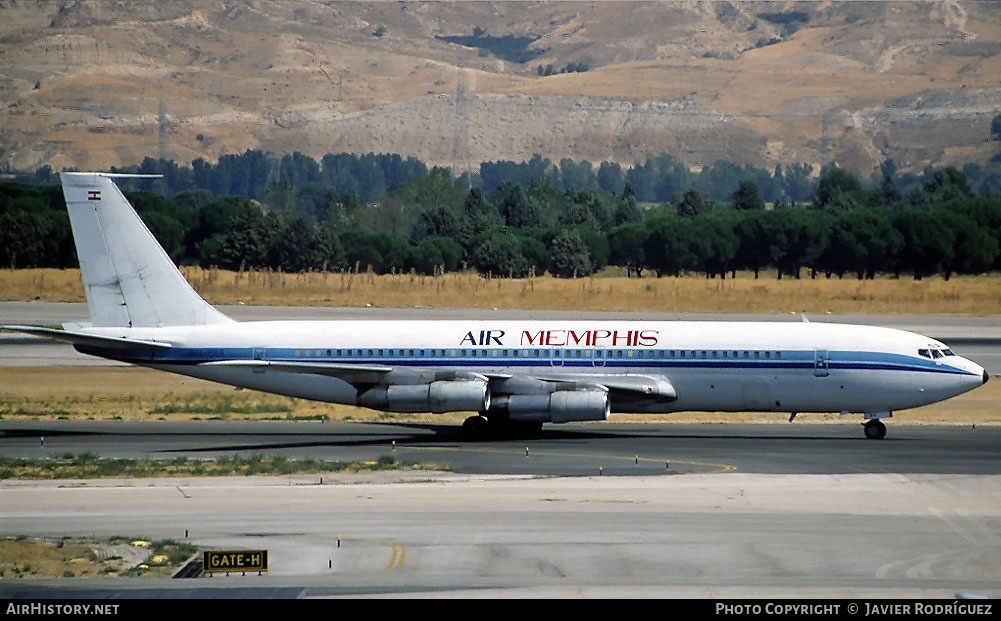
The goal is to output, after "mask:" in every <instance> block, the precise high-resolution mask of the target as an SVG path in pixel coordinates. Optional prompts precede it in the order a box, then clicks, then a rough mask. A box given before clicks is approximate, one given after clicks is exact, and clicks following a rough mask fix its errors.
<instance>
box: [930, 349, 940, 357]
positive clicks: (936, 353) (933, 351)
mask: <svg viewBox="0 0 1001 621" xmlns="http://www.w3.org/2000/svg"><path fill="white" fill-rule="evenodd" d="M931 355H933V356H935V357H936V358H941V357H942V352H941V351H939V350H937V349H933V350H931Z"/></svg>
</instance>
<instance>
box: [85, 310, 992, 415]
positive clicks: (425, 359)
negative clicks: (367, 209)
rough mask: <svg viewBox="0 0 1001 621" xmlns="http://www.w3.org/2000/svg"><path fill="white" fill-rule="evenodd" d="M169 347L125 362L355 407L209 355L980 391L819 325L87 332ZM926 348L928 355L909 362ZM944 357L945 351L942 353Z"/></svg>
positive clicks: (732, 390)
mask: <svg viewBox="0 0 1001 621" xmlns="http://www.w3.org/2000/svg"><path fill="white" fill-rule="evenodd" d="M88 332H91V333H94V334H101V335H104V336H115V337H125V338H132V339H143V340H153V341H160V342H165V343H169V344H170V345H171V346H172V347H171V349H169V350H166V351H163V352H157V353H156V354H153V355H152V356H151V357H150V358H149V359H143V360H136V359H129V361H130V362H134V363H136V364H142V365H145V366H151V367H154V368H158V369H163V370H166V371H172V372H176V373H182V374H185V375H190V376H193V377H200V378H203V379H208V380H212V381H216V382H222V383H226V384H232V385H235V386H241V387H247V388H254V389H258V390H263V391H267V392H272V393H277V394H283V395H289V396H295V397H303V398H308V399H315V400H321V401H327V402H333V403H344V404H351V405H354V404H356V403H357V402H358V401H357V399H358V389H357V388H356V386H353V385H352V384H350V383H348V382H346V381H343V380H341V379H338V378H335V377H330V376H324V375H322V374H301V373H289V372H283V371H274V370H265V369H251V368H233V367H224V366H220V367H214V366H213V365H212V364H207V363H212V362H213V361H234V360H235V361H239V360H246V361H252V360H259V361H271V362H278V361H282V362H289V363H309V364H310V365H312V366H313V367H316V366H319V365H338V366H341V367H345V366H353V365H360V366H362V367H364V366H365V365H380V366H383V367H392V368H393V369H394V370H393V371H392V373H391V374H390V375H388V376H387V377H389V378H390V379H392V380H394V381H398V382H400V381H402V382H403V383H415V384H416V383H420V381H421V380H420V379H419V378H420V374H421V373H422V372H425V371H459V372H469V373H476V374H482V375H485V376H491V377H497V376H503V375H510V376H531V377H535V378H544V379H546V380H547V381H554V380H557V381H558V380H560V379H561V378H566V379H567V380H574V381H582V380H586V379H587V378H588V377H600V376H612V375H616V376H619V375H622V376H629V375H642V376H646V377H650V376H654V377H662V378H665V379H666V380H667V381H668V382H669V383H670V385H671V386H673V388H674V391H675V392H676V395H677V397H676V399H673V400H670V401H666V400H659V401H658V400H650V401H643V400H641V399H619V400H613V401H612V411H615V412H622V411H630V412H671V411H745V410H746V411H783V412H865V413H876V412H890V411H894V410H899V409H906V408H913V407H918V406H922V405H927V404H929V403H934V402H937V401H941V400H943V399H947V398H949V397H953V396H955V395H958V394H961V393H963V392H966V391H968V390H971V389H973V388H975V387H977V386H980V385H981V384H982V383H983V382H984V381H986V375H985V374H984V370H983V368H982V367H980V366H979V365H977V364H976V363H974V362H972V361H970V360H967V359H965V358H962V357H960V356H955V355H952V353H951V352H949V351H948V350H947V349H946V348H945V346H944V345H943V344H941V343H939V342H937V341H935V340H934V339H930V338H928V337H925V336H921V335H919V334H914V333H910V332H904V331H901V330H894V329H889V328H879V327H868V326H854V325H841V324H827V323H806V322H789V323H776V322H771V323H764V322H762V323H742V322H683V321H679V322H653V321H650V322H648V321H630V322H625V321H545V322H542V321H489V320H486V321H484V320H474V321H263V322H246V323H229V324H222V325H203V326H191V327H165V328H91V329H89V330H88ZM929 349H931V350H935V351H937V352H939V353H938V355H937V357H932V356H930V355H928V356H922V355H919V353H918V352H919V350H925V351H926V352H927V351H929ZM942 351H945V352H947V355H942V354H941V353H940V352H942Z"/></svg>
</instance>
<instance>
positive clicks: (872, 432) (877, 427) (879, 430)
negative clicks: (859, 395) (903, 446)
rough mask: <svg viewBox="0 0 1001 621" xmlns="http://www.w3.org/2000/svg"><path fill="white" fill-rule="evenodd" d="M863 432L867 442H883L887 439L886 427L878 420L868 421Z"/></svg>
mask: <svg viewBox="0 0 1001 621" xmlns="http://www.w3.org/2000/svg"><path fill="white" fill-rule="evenodd" d="M863 430H864V431H865V437H866V439H867V440H882V439H883V438H885V437H886V425H884V424H883V421H881V420H879V419H878V418H873V419H871V420H868V421H866V422H865V426H864V427H863Z"/></svg>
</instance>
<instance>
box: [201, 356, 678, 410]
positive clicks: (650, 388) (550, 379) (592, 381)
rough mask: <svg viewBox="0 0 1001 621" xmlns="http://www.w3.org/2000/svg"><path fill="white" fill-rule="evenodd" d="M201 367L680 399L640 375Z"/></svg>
mask: <svg viewBox="0 0 1001 621" xmlns="http://www.w3.org/2000/svg"><path fill="white" fill-rule="evenodd" d="M201 366H207V367H225V368H231V369H258V370H262V371H264V370H272V371H280V372H284V373H307V374H312V375H325V376H328V377H336V378H338V379H341V380H344V381H345V382H348V383H349V384H354V385H361V384H379V383H387V384H392V383H393V380H394V379H396V378H395V377H394V376H400V375H405V376H415V375H417V376H420V379H421V380H422V381H424V382H431V381H436V382H440V381H470V380H476V379H478V380H484V381H489V382H490V383H491V391H493V392H495V393H497V394H507V393H508V392H509V391H508V390H507V388H506V386H505V382H506V381H508V380H510V381H512V382H517V381H518V380H523V381H530V382H538V383H542V384H558V385H559V388H560V389H563V390H568V389H569V390H606V391H608V392H610V393H612V395H613V396H615V395H621V396H624V397H632V398H644V397H645V398H650V399H654V400H657V401H674V400H675V399H677V398H678V395H677V393H676V392H675V390H674V386H672V385H671V382H670V381H668V379H667V378H666V377H664V376H657V375H638V374H606V375H590V374H583V373H582V374H534V373H525V374H521V373H507V372H484V373H482V374H480V373H475V372H470V371H422V370H420V369H410V368H406V367H396V366H390V365H383V364H342V363H329V362H291V361H289V362H283V361H274V360H219V361H212V362H204V363H202V365H201Z"/></svg>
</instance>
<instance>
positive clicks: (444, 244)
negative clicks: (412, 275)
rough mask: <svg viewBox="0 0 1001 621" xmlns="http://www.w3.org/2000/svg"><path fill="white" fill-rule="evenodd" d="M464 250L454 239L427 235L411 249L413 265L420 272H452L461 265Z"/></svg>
mask: <svg viewBox="0 0 1001 621" xmlns="http://www.w3.org/2000/svg"><path fill="white" fill-rule="evenodd" d="M463 256H465V250H463V248H462V246H461V245H460V244H459V243H458V242H457V241H455V240H454V239H449V238H447V237H428V238H425V239H424V240H422V241H421V243H420V244H418V245H417V247H416V248H415V249H414V251H413V259H412V260H413V266H414V269H416V270H417V271H418V272H419V273H421V274H434V273H436V272H442V271H444V272H453V271H455V270H457V269H458V268H459V267H460V266H461V265H462V258H463Z"/></svg>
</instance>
